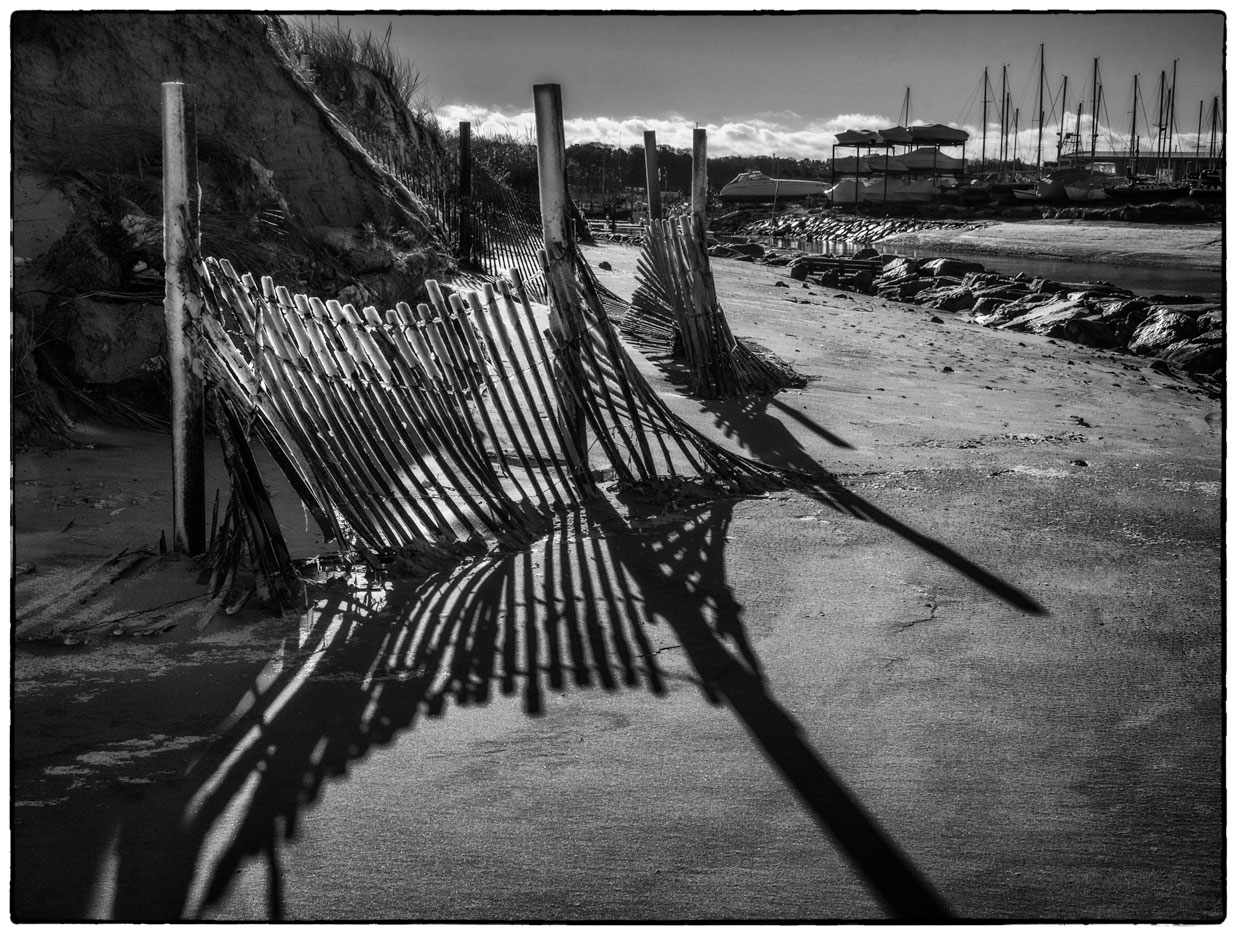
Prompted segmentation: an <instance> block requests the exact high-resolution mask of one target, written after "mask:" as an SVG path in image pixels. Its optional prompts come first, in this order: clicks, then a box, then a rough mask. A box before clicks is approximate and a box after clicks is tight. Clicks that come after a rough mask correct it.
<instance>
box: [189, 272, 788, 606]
mask: <svg viewBox="0 0 1236 934" xmlns="http://www.w3.org/2000/svg"><path fill="white" fill-rule="evenodd" d="M542 258H543V257H542ZM579 268H581V269H582V265H581V266H580V267H579ZM542 270H543V275H545V276H546V277H547V280H550V279H552V281H550V282H549V286H550V290H551V292H552V294H553V303H554V308H555V310H556V311H557V312H558V313H557V314H556V315H554V316H551V315H550V311H549V309H548V308H546V307H545V306H544V305H539V304H536V303H533V302H532V301H530V299H529V297H528V293H527V290H526V288H525V284H524V282H523V279H522V277H521V276H520V274H519V273H518V271H516V270H512V271H511V279H510V281H509V282H508V281H505V280H500V281H499V282H497V283H496V285H485V286H484V287H483V288H482V289H481V290H480V291H470V292H462V293H455V294H450V295H447V294H444V293H443V291H442V289H441V288H439V287H438V285H437V283H433V282H430V283H429V284H428V289H427V291H428V294H429V298H430V302H429V303H421V304H418V305H417V306H416V307H415V308H412V307H410V306H409V305H407V304H405V303H400V304H398V305H397V306H396V307H395V308H394V309H391V310H387V311H386V312H384V313H383V312H379V311H378V310H377V309H375V308H372V307H368V308H364V309H362V310H360V311H358V310H356V309H355V308H354V307H352V306H351V305H341V304H339V303H338V302H336V301H325V302H324V301H322V300H320V299H318V298H314V297H311V296H306V295H301V294H293V293H291V292H289V291H288V290H287V289H286V288H284V287H282V286H277V285H276V284H275V283H274V282H273V281H272V280H271V279H270V278H268V277H264V278H262V279H261V280H260V281H258V280H256V279H255V278H254V277H253V276H252V275H249V274H245V275H239V274H237V272H236V271H235V270H234V269H233V268H232V267H231V265H230V264H228V263H227V262H226V261H219V260H214V259H206V260H203V261H202V262H200V263H199V264H198V277H199V281H200V288H199V290H200V292H201V294H202V296H203V299H204V304H205V312H204V314H203V317H202V328H203V337H204V340H203V341H202V345H203V347H202V352H203V362H204V366H205V369H206V372H207V375H208V379H209V382H210V383H211V385H212V386H213V392H214V398H215V399H216V404H217V406H218V412H219V415H217V421H219V422H221V423H222V426H223V428H225V429H226V431H225V432H224V438H223V440H224V448H225V454H227V453H228V451H229V448H230V449H231V451H232V455H233V456H231V457H230V458H229V469H231V468H232V465H233V464H235V465H237V467H236V469H232V481H233V500H234V501H239V503H240V505H239V506H235V507H233V506H229V511H228V519H229V521H230V522H231V526H230V528H231V529H232V531H231V533H230V534H229V535H228V536H223V535H219V534H214V533H212V542H213V543H215V544H212V550H215V551H217V552H219V554H218V555H217V557H219V558H221V559H222V557H223V555H222V552H223V551H224V550H225V549H226V548H229V547H230V548H231V549H232V551H231V552H230V553H229V554H228V556H227V560H221V561H220V563H221V565H222V566H227V565H229V564H231V565H234V564H235V562H236V560H237V554H236V549H237V548H238V547H239V545H240V544H241V543H244V544H247V546H248V548H249V549H250V552H251V554H252V555H257V556H258V557H257V558H254V559H251V562H250V563H251V565H253V566H254V567H255V570H257V569H259V568H260V569H261V570H262V576H264V577H266V578H267V579H271V578H273V579H274V580H276V581H278V580H279V579H280V576H279V574H280V571H279V569H280V568H286V567H287V562H286V557H285V556H286V547H285V546H284V545H283V542H282V537H281V536H280V535H279V533H278V526H277V523H273V521H272V519H273V513H272V512H271V511H270V509H269V498H268V497H267V496H266V495H265V488H264V486H263V484H262V482H261V478H260V477H258V476H256V467H254V466H253V464H254V461H253V459H252V457H251V455H249V454H248V453H247V450H248V440H247V438H248V434H249V433H250V432H252V433H253V434H255V435H256V436H257V438H258V439H259V440H260V441H261V442H262V443H263V445H264V446H265V447H266V449H267V450H268V451H269V453H270V455H271V457H272V458H273V460H274V461H275V463H276V464H277V465H278V467H279V469H280V470H281V471H282V473H283V474H284V475H285V476H286V478H287V480H288V482H289V484H290V485H291V487H292V488H293V489H294V490H295V491H296V493H297V494H298V495H299V497H300V498H301V500H302V501H303V503H304V505H305V508H306V510H307V511H308V513H309V514H310V515H311V516H313V518H314V519H315V521H316V522H317V524H318V526H319V527H320V528H321V530H322V532H323V535H324V537H325V539H326V540H327V541H337V542H338V543H339V546H340V548H341V550H343V551H345V552H348V553H354V554H356V555H358V556H359V557H360V558H361V559H362V560H364V561H365V562H366V563H367V564H370V565H372V566H387V567H390V566H392V564H393V565H394V567H395V568H396V569H397V570H398V569H401V568H402V569H404V570H408V571H412V572H415V571H419V570H426V569H430V568H434V567H440V566H441V565H442V564H443V563H444V562H448V563H450V562H453V561H455V560H458V559H460V558H462V557H463V556H465V555H468V554H479V553H482V552H484V551H486V550H489V549H492V548H499V549H504V548H520V547H523V546H526V545H527V544H529V543H530V542H531V541H532V540H534V539H535V538H537V537H539V536H540V535H542V534H544V532H545V531H547V530H548V528H549V526H550V523H551V521H552V518H553V516H554V514H555V513H560V512H564V511H567V510H570V509H573V508H576V507H578V506H580V505H581V504H582V503H583V502H584V501H585V500H586V499H588V498H590V497H593V496H597V495H599V490H598V488H597V486H596V479H595V478H596V477H597V476H598V475H599V471H605V470H606V469H607V468H608V472H609V473H610V474H611V475H612V476H614V477H615V478H616V479H618V480H619V481H620V482H622V483H624V484H628V485H649V486H652V487H657V486H663V485H666V484H669V485H675V484H681V483H682V482H684V481H687V480H694V481H698V482H702V483H705V484H707V485H711V486H719V487H721V488H723V489H724V490H726V491H735V492H738V491H756V490H760V489H767V488H768V486H769V485H770V484H771V485H780V483H781V480H782V476H783V475H782V474H781V473H780V472H779V471H776V470H773V469H771V468H767V467H764V466H762V465H759V464H757V463H755V462H753V461H749V460H747V459H745V458H742V457H740V456H738V455H734V454H731V453H729V452H727V451H725V450H724V449H722V448H720V447H718V446H716V445H715V444H713V443H712V442H710V441H708V440H707V439H706V438H704V437H703V436H702V435H700V434H699V433H698V432H696V431H694V430H693V429H691V428H690V427H689V426H687V425H686V424H685V423H684V422H682V421H681V420H680V419H678V418H677V417H676V416H675V415H673V414H672V413H671V412H670V410H669V409H668V408H667V407H666V406H665V404H664V402H663V401H662V400H661V399H660V397H658V396H657V394H656V393H655V392H654V391H653V390H652V388H651V386H649V385H648V383H647V382H646V380H644V378H643V377H642V375H641V374H640V373H639V371H638V369H637V368H636V367H635V365H634V363H633V362H632V360H631V359H630V357H629V355H628V353H627V351H626V350H625V348H624V347H623V345H622V344H621V342H620V341H619V339H618V337H617V334H616V333H615V331H614V328H613V327H612V325H611V324H610V322H609V320H608V319H607V318H606V316H605V314H604V312H603V310H602V307H601V304H600V300H599V299H598V298H597V296H596V293H595V291H594V290H593V289H592V288H591V287H590V284H589V280H588V278H587V276H586V274H585V276H584V278H583V279H582V280H579V279H576V278H575V277H574V276H566V277H564V276H562V275H558V276H557V277H556V278H555V277H551V276H550V275H549V273H548V272H546V271H545V268H544V264H543V263H542ZM547 324H550V325H551V327H550V328H549V329H547V328H546V325H547ZM227 524H228V523H226V522H225V525H227Z"/></svg>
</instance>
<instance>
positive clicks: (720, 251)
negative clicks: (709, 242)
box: [708, 244, 738, 259]
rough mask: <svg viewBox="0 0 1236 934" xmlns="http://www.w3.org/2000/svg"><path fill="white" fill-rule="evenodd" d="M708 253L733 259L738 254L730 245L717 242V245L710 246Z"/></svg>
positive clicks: (720, 257) (721, 257) (719, 257)
mask: <svg viewBox="0 0 1236 934" xmlns="http://www.w3.org/2000/svg"><path fill="white" fill-rule="evenodd" d="M708 255H709V256H715V257H717V258H718V259H732V258H733V257H735V256H737V255H738V254H737V253H735V252H734V251H733V250H731V249H730V248H729V247H728V246H722V245H721V244H717V245H716V246H714V247H710V248H709V250H708Z"/></svg>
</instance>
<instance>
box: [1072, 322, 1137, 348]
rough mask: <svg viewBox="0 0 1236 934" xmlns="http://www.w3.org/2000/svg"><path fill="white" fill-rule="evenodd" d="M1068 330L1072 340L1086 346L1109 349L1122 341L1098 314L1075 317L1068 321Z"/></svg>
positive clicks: (1120, 344)
mask: <svg viewBox="0 0 1236 934" xmlns="http://www.w3.org/2000/svg"><path fill="white" fill-rule="evenodd" d="M1068 330H1069V333H1070V335H1071V337H1072V338H1073V340H1075V341H1077V342H1078V343H1079V344H1085V345H1086V346H1087V347H1101V348H1103V349H1110V348H1113V347H1120V346H1122V345H1123V343H1124V342H1123V341H1122V340H1121V339H1120V337H1119V335H1117V333H1116V331H1115V330H1114V329H1113V328H1112V326H1111V325H1110V324H1108V323H1107V322H1105V321H1102V320H1100V318H1099V316H1098V315H1087V316H1086V317H1083V318H1076V319H1074V320H1073V321H1072V322H1070V323H1069V325H1068Z"/></svg>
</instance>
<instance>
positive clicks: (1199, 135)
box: [1193, 101, 1206, 172]
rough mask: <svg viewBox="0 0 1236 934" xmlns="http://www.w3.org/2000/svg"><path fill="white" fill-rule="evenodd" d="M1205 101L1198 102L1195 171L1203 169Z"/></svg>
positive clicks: (1194, 151) (1194, 153)
mask: <svg viewBox="0 0 1236 934" xmlns="http://www.w3.org/2000/svg"><path fill="white" fill-rule="evenodd" d="M1205 106H1206V102H1205V101H1198V102H1197V140H1196V145H1195V146H1194V147H1193V171H1194V172H1200V171H1201V170H1202V110H1203V108H1205Z"/></svg>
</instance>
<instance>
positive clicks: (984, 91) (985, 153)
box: [979, 66, 1213, 170]
mask: <svg viewBox="0 0 1236 934" xmlns="http://www.w3.org/2000/svg"><path fill="white" fill-rule="evenodd" d="M987 85H988V82H987V67H986V66H983V156H982V158H981V159H980V160H979V165H981V166H983V168H984V170H985V169H986V167H987ZM1211 148H1213V146H1212V147H1211Z"/></svg>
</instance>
